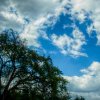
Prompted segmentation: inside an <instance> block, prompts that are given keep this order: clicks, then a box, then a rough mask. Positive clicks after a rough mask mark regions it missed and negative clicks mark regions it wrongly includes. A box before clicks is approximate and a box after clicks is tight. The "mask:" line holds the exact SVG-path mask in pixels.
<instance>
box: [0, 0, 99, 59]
mask: <svg viewBox="0 0 100 100" xmlns="http://www.w3.org/2000/svg"><path fill="white" fill-rule="evenodd" d="M99 4H100V1H99V0H95V1H94V0H77V1H76V0H42V1H41V0H28V1H24V0H0V23H1V24H2V25H1V26H0V30H2V29H4V28H13V29H15V30H18V31H19V32H21V35H20V36H21V37H22V38H26V39H27V40H28V45H34V46H36V47H41V43H40V42H39V38H40V37H42V38H45V39H48V40H50V37H48V34H47V33H45V29H46V28H48V27H49V26H50V27H53V26H54V25H55V24H56V22H57V20H58V19H59V17H60V15H61V14H62V13H63V14H64V15H66V14H70V15H71V19H72V20H73V22H74V21H75V20H76V19H77V20H79V21H80V23H83V22H85V20H86V18H88V19H90V20H91V21H92V22H93V23H92V24H91V25H90V26H88V28H87V32H88V34H89V36H91V33H92V31H96V32H97V34H96V35H97V39H98V41H97V44H98V45H99V44H100V28H99V27H100V24H99V22H100V14H99V13H100V9H99ZM67 8H69V10H68V9H67ZM87 14H88V15H89V16H87ZM26 18H28V21H27V22H26ZM66 26H67V25H65V26H64V29H65V28H66ZM67 27H69V26H67ZM73 27H74V26H73ZM76 33H77V34H78V35H77V34H76ZM80 36H82V37H80ZM51 37H52V39H51V40H53V43H54V45H56V46H57V47H59V48H60V49H61V52H62V53H63V54H70V55H72V56H73V55H74V56H76V57H77V56H87V55H86V54H85V53H83V52H81V51H83V49H82V46H83V45H85V44H86V41H85V39H84V35H83V33H82V32H79V30H78V31H77V30H76V29H74V31H73V33H72V37H70V36H67V35H65V34H63V35H62V36H61V35H59V36H57V35H56V33H55V35H54V34H53V35H52V36H51ZM63 38H64V40H63ZM56 40H60V41H63V42H65V43H63V42H62V44H60V43H58V42H57V41H56Z"/></svg>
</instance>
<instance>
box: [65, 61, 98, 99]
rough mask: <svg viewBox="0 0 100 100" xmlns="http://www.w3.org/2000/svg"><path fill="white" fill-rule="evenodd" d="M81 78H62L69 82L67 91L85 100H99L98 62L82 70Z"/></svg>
mask: <svg viewBox="0 0 100 100" xmlns="http://www.w3.org/2000/svg"><path fill="white" fill-rule="evenodd" d="M81 72H82V73H83V75H82V76H72V77H71V76H64V77H65V79H67V80H68V81H69V89H70V91H71V92H72V94H73V95H75V94H76V95H77V94H78V95H82V96H84V97H85V98H86V100H99V99H100V62H95V61H94V62H93V63H92V64H91V65H90V66H89V67H87V68H86V69H82V70H81Z"/></svg>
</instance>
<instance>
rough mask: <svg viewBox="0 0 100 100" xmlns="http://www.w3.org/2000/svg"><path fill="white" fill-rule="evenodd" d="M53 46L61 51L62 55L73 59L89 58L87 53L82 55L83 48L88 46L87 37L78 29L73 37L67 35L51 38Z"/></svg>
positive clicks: (74, 31) (54, 35)
mask: <svg viewBox="0 0 100 100" xmlns="http://www.w3.org/2000/svg"><path fill="white" fill-rule="evenodd" d="M51 39H52V43H53V45H55V46H57V47H58V48H60V49H61V53H63V54H65V55H66V54H68V55H71V56H73V57H78V56H87V55H86V54H85V53H82V52H81V51H82V46H83V45H85V44H86V42H85V37H84V35H83V33H82V32H80V31H79V29H78V28H75V29H74V30H73V32H72V37H70V36H68V35H67V34H63V35H60V36H57V35H56V34H53V35H52V36H51Z"/></svg>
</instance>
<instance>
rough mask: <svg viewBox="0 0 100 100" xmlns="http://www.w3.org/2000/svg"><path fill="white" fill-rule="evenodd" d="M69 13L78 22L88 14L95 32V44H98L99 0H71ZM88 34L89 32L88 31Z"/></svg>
mask: <svg viewBox="0 0 100 100" xmlns="http://www.w3.org/2000/svg"><path fill="white" fill-rule="evenodd" d="M70 4H71V6H72V9H71V14H72V15H73V16H74V17H75V16H76V19H78V20H80V22H84V21H85V18H86V17H87V16H86V14H89V16H90V18H89V19H91V20H92V21H93V26H94V28H95V30H96V32H97V39H98V42H97V44H98V45H100V0H71V2H70ZM89 35H90V32H89Z"/></svg>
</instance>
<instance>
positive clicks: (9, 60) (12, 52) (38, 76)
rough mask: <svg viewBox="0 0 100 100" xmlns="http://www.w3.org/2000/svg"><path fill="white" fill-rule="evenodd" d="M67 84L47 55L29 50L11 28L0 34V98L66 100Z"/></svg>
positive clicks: (67, 96) (6, 99) (67, 99)
mask: <svg viewBox="0 0 100 100" xmlns="http://www.w3.org/2000/svg"><path fill="white" fill-rule="evenodd" d="M66 85H67V81H66V80H65V79H64V78H63V77H62V72H61V71H60V70H59V69H58V68H57V67H55V66H54V65H53V63H52V60H51V58H50V57H44V56H41V55H39V54H37V53H36V52H35V51H34V50H31V49H29V48H28V47H27V45H26V42H25V41H23V40H21V39H20V37H19V35H18V33H17V32H15V31H13V30H12V29H10V30H7V31H4V32H2V33H1V34H0V100H69V93H68V90H67V88H66Z"/></svg>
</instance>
